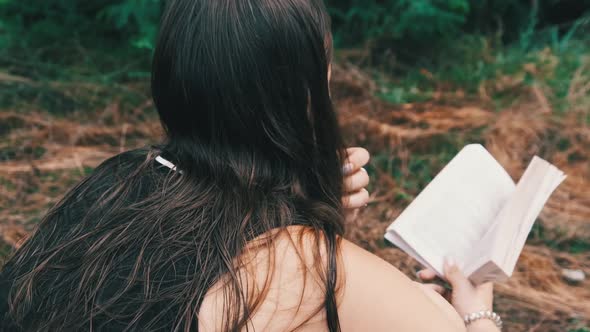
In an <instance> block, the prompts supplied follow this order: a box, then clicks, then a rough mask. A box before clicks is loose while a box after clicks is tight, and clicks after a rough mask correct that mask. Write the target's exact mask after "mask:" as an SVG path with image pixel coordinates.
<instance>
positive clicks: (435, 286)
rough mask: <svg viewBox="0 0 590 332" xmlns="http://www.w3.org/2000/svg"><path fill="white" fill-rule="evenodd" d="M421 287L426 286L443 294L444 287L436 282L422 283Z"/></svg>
mask: <svg viewBox="0 0 590 332" xmlns="http://www.w3.org/2000/svg"><path fill="white" fill-rule="evenodd" d="M422 287H426V288H428V289H431V290H433V291H435V292H437V293H439V294H440V295H443V294H444V293H445V288H444V287H443V286H441V285H437V284H422Z"/></svg>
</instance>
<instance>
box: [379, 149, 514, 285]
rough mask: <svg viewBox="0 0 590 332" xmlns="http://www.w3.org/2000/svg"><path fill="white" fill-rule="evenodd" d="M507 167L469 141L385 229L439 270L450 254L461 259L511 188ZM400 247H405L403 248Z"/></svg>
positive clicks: (488, 223) (474, 242)
mask: <svg viewBox="0 0 590 332" xmlns="http://www.w3.org/2000/svg"><path fill="white" fill-rule="evenodd" d="M514 188H515V185H514V182H513V181H512V179H511V178H510V176H509V175H508V174H507V173H506V171H505V170H504V169H503V168H502V166H500V165H499V164H498V162H497V161H496V160H495V159H494V158H493V157H492V156H491V155H490V154H489V153H488V152H487V150H485V148H484V147H483V146H481V145H475V144H474V145H468V146H466V147H465V148H464V149H463V150H461V152H459V154H457V156H456V157H455V158H454V159H453V160H452V161H451V162H450V163H449V164H448V165H447V166H446V167H445V168H444V169H443V170H442V171H441V172H440V173H439V174H438V175H437V176H436V177H435V178H434V180H432V182H431V183H430V184H428V186H427V187H426V188H425V189H424V190H423V191H422V192H421V193H420V194H419V195H418V197H416V199H415V200H414V201H413V202H412V203H411V204H410V205H409V206H408V207H407V208H406V209H405V210H404V211H403V212H402V214H401V215H400V216H399V217H398V218H397V219H396V221H395V222H394V223H393V224H392V225H391V226H390V227H389V228H388V229H387V232H388V233H393V234H394V235H395V236H397V237H399V238H401V239H403V241H404V242H405V243H406V244H407V246H408V247H411V248H412V249H413V250H412V251H410V252H408V250H406V252H407V253H408V254H410V255H411V256H413V257H414V258H416V259H418V257H416V256H419V257H420V259H418V260H419V261H424V262H426V263H427V265H428V266H430V267H432V268H433V269H434V270H435V271H436V272H437V273H438V274H439V275H441V276H442V274H443V260H444V257H445V256H446V255H449V254H453V255H454V258H455V259H457V262H458V263H459V264H460V265H463V263H464V262H466V261H467V260H468V257H469V254H470V253H471V251H472V250H473V248H474V247H476V246H477V244H478V242H479V241H480V240H481V238H482V237H483V236H484V234H485V233H486V231H487V230H488V228H489V227H490V226H491V223H492V222H493V220H494V217H495V216H496V215H497V214H498V212H499V211H500V209H501V207H502V206H503V205H504V203H505V202H506V200H507V199H508V198H509V197H510V196H511V194H512V192H513V191H514ZM402 249H403V248H402Z"/></svg>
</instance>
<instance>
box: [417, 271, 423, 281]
mask: <svg viewBox="0 0 590 332" xmlns="http://www.w3.org/2000/svg"><path fill="white" fill-rule="evenodd" d="M420 272H422V271H416V278H418V279H420V280H422V277H421V276H420Z"/></svg>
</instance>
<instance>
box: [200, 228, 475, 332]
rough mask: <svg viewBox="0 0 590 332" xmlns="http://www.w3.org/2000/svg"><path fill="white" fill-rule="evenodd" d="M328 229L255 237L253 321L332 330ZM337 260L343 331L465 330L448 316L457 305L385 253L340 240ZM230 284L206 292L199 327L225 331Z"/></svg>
mask: <svg viewBox="0 0 590 332" xmlns="http://www.w3.org/2000/svg"><path fill="white" fill-rule="evenodd" d="M322 236H323V235H322V234H321V233H317V232H315V231H314V230H313V229H309V228H305V227H288V228H287V229H284V230H281V231H275V232H272V233H270V234H266V235H264V236H262V237H260V238H259V239H256V240H255V241H252V244H251V245H250V246H249V247H248V248H247V250H246V254H245V255H244V257H242V260H241V261H242V262H245V264H243V265H241V267H240V270H239V271H240V272H239V274H240V278H241V279H242V282H243V284H245V285H247V287H248V289H250V290H252V289H253V290H256V292H255V294H249V296H254V297H260V298H261V302H260V304H259V305H258V306H257V308H256V310H255V311H254V313H253V315H252V316H251V323H250V325H249V328H251V329H253V330H256V331H258V330H265V331H286V330H294V329H296V328H297V330H304V331H325V330H326V326H327V325H326V321H325V320H326V317H325V313H324V310H323V302H324V294H325V286H324V280H325V279H324V278H323V275H322V273H324V272H323V271H325V267H326V265H327V255H328V252H327V250H326V246H325V241H323V238H322ZM337 261H338V267H337V272H338V285H339V287H338V294H337V301H338V313H339V317H340V324H341V327H342V330H343V331H398V330H399V331H442V332H444V331H462V330H464V328H463V329H461V328H460V326H462V322H461V321H460V319H459V318H458V316H457V317H452V315H449V312H451V311H452V308H450V310H449V308H444V305H445V303H444V300H442V298H441V300H442V301H439V300H437V299H433V298H432V296H433V295H432V294H430V295H429V294H425V293H424V291H423V290H422V289H421V288H420V287H418V286H416V285H415V283H413V282H412V281H411V280H410V279H408V278H407V277H406V276H405V275H404V274H403V273H401V272H400V271H399V270H398V269H396V268H395V267H394V266H392V265H391V264H389V263H387V262H385V261H384V260H382V259H381V258H379V257H377V256H375V255H373V254H371V253H369V252H367V251H366V250H364V249H362V248H360V247H358V246H356V245H354V244H353V243H351V242H349V241H347V240H344V239H341V240H340V250H339V252H338V260H337ZM226 291H227V290H225V289H224V286H223V283H222V282H220V283H218V285H215V286H214V287H213V288H211V290H210V291H209V292H208V294H207V296H206V297H205V300H204V302H203V304H202V306H201V310H200V313H199V326H200V330H202V331H208V330H212V331H213V330H219V328H220V325H219V324H220V322H221V321H223V315H222V313H223V308H224V307H223V299H224V298H225V292H226ZM441 306H442V308H441ZM447 306H448V305H447ZM455 318H456V319H455ZM457 320H458V321H457Z"/></svg>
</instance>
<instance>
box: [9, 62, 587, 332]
mask: <svg viewBox="0 0 590 332" xmlns="http://www.w3.org/2000/svg"><path fill="white" fill-rule="evenodd" d="M0 80H2V77H0ZM13 81H14V80H13ZM334 81H335V82H334V96H335V99H336V101H337V106H338V108H339V110H340V114H341V119H342V125H343V128H344V132H345V133H346V137H347V139H348V140H349V143H350V144H361V145H363V146H366V147H367V148H368V149H369V150H370V151H371V152H372V153H373V154H384V153H387V154H391V156H392V158H398V159H399V160H401V166H400V167H401V168H402V171H403V174H404V175H405V176H406V177H408V178H411V177H412V176H414V175H413V174H412V172H411V171H410V170H409V169H407V161H408V160H409V159H410V158H412V156H414V155H418V154H427V153H432V152H437V151H438V149H439V148H440V147H439V145H440V140H441V139H443V138H445V137H447V136H448V134H449V133H453V134H454V135H458V137H459V139H458V141H456V142H454V144H461V143H467V142H468V141H469V140H470V139H472V138H473V137H477V138H478V139H479V140H481V141H482V142H484V143H485V144H486V147H487V148H488V149H489V150H490V152H491V153H492V154H493V155H494V156H495V157H496V158H497V159H498V160H499V161H500V163H501V164H502V165H503V166H504V167H505V168H506V169H507V170H508V172H509V173H510V174H511V175H512V176H513V177H514V178H518V177H520V175H521V174H522V172H523V170H524V168H525V166H526V164H527V163H528V161H529V160H530V158H531V157H532V156H533V155H534V154H538V155H540V156H542V157H544V158H546V159H548V160H550V161H551V162H553V163H555V164H556V165H558V166H559V167H560V168H561V169H563V170H564V171H565V172H566V173H567V174H568V179H567V181H566V182H565V183H564V185H562V186H561V187H560V188H559V189H558V191H557V192H556V193H555V194H554V195H553V196H552V198H551V200H550V201H549V203H548V204H547V206H546V208H545V209H544V210H543V213H542V215H541V218H540V220H539V223H540V224H541V225H542V226H543V230H544V233H543V238H542V239H539V238H537V239H535V240H533V241H532V242H531V243H530V244H529V245H527V246H526V247H525V250H524V252H523V254H522V256H521V258H520V261H519V263H518V267H517V270H516V271H515V274H514V276H513V278H512V279H510V281H509V282H507V283H505V284H500V285H497V288H496V289H497V294H498V296H497V301H496V302H497V310H498V311H499V312H500V313H502V314H503V315H504V318H505V320H506V327H507V328H506V330H507V331H567V330H568V329H573V328H576V327H580V326H586V325H587V324H588V323H590V322H589V318H588V317H590V280H589V279H586V281H585V282H584V283H582V284H580V285H570V284H568V283H567V282H565V281H564V280H563V279H562V277H561V269H562V268H573V269H581V270H583V271H584V272H585V273H586V275H590V253H589V252H585V253H577V254H573V253H568V252H566V251H564V250H552V249H550V248H549V247H548V246H547V244H548V243H554V244H556V245H560V244H567V243H568V241H572V240H581V241H590V240H589V239H590V165H589V162H590V161H589V160H588V158H590V129H589V128H588V126H587V125H586V124H585V121H581V120H580V119H581V117H582V116H586V114H587V109H584V108H583V107H581V108H579V109H575V110H572V111H571V112H569V113H567V114H566V115H565V116H556V115H554V114H553V113H552V111H551V107H550V106H548V105H547V104H545V103H546V100H547V99H546V98H543V91H542V90H539V89H537V90H534V89H533V90H530V91H528V92H523V96H522V98H520V99H519V101H518V102H516V103H513V105H512V106H511V107H509V108H507V109H505V110H502V111H500V112H495V111H491V110H489V108H488V104H487V102H486V101H485V98H482V99H483V101H482V100H477V101H474V100H466V99H459V100H457V99H452V100H444V98H441V99H440V100H437V101H436V102H428V103H419V104H406V105H397V106H393V105H388V104H385V103H383V102H380V101H378V100H375V99H374V98H373V97H371V91H374V90H375V89H376V88H377V87H376V85H375V83H374V82H373V81H372V80H371V79H369V78H368V77H367V75H365V74H364V73H363V72H362V71H360V70H358V69H357V68H355V67H354V66H351V65H341V66H337V67H336V68H335V72H334ZM16 82H17V83H18V84H29V83H28V82H19V81H16ZM0 83H1V82H0ZM574 83H575V86H574V84H572V86H574V88H573V90H572V91H571V92H570V97H569V98H571V99H572V100H576V101H581V100H582V99H584V98H586V96H587V95H588V94H587V93H586V92H587V91H586V90H588V84H586V83H585V82H584V81H583V79H581V78H578V79H576V81H575V82H574ZM484 90H485V89H484ZM482 91H483V90H482ZM150 107H151V104H150V102H149V101H148V100H146V101H145V102H143V103H140V105H139V106H137V107H136V108H130V109H128V110H124V109H123V108H122V107H121V105H120V103H118V102H116V101H115V102H113V103H111V104H110V105H108V106H107V107H105V108H104V109H101V110H99V111H97V112H95V113H93V114H91V115H88V112H86V113H85V114H84V115H83V116H82V115H80V114H73V115H70V116H68V117H67V118H63V117H61V118H60V117H55V116H51V115H49V114H48V113H46V112H42V111H39V112H26V113H22V112H17V111H16V110H12V109H2V110H0V156H9V158H8V160H4V161H1V162H0V221H1V222H0V242H2V243H3V244H4V246H0V250H2V248H3V247H6V246H8V247H18V245H19V243H20V241H22V238H23V237H24V236H25V235H26V234H27V233H28V232H30V231H31V230H32V228H33V227H34V225H35V223H36V222H37V221H38V220H39V218H40V217H41V216H42V215H43V214H44V213H45V211H46V210H47V208H48V207H49V206H51V205H52V204H54V203H55V202H56V201H57V200H58V199H59V197H61V196H62V195H63V193H64V192H65V190H67V188H69V187H71V186H72V185H73V184H74V183H75V182H76V181H78V180H79V179H80V178H81V177H83V176H84V175H85V174H87V172H88V171H89V167H90V168H91V167H94V166H96V165H97V164H98V163H99V162H100V161H101V160H104V159H105V158H107V157H108V156H110V155H113V154H115V153H118V152H119V151H122V150H124V149H129V148H132V147H137V146H143V145H146V144H150V143H153V142H155V141H157V139H158V137H160V135H161V130H160V127H159V125H158V123H157V120H156V118H155V117H153V116H147V117H146V116H139V114H140V113H145V110H146V109H149V108H150ZM474 132H477V134H476V136H473V135H474V134H473V133H474ZM564 142H567V144H565V143H564ZM437 165H438V166H441V165H440V164H437ZM375 174H376V175H375V178H374V179H373V183H374V185H373V188H372V189H373V190H372V204H370V205H369V207H368V208H366V209H365V210H363V211H361V213H360V214H359V217H358V218H357V220H355V221H354V222H353V223H352V224H350V225H349V227H348V236H349V237H350V238H351V239H353V240H354V241H355V242H357V243H358V244H360V245H361V246H363V247H365V248H367V249H368V250H370V251H372V252H374V253H376V254H377V255H379V256H381V257H383V258H384V259H386V260H387V261H389V262H391V263H392V264H394V265H395V266H397V267H399V268H400V269H401V270H403V271H404V272H406V273H407V274H408V275H409V276H411V277H412V278H413V275H414V272H415V271H416V270H417V269H418V268H419V266H418V264H417V263H416V262H415V261H413V260H412V259H411V258H409V257H408V256H406V255H405V254H404V253H402V252H401V251H399V250H398V249H395V248H392V247H390V246H387V245H386V244H385V243H384V241H383V234H384V231H385V228H386V227H387V226H388V225H389V223H390V222H391V221H392V220H393V219H394V218H395V217H396V216H397V215H398V214H399V213H400V212H401V210H402V209H403V208H404V207H405V205H406V204H407V200H400V199H399V197H398V194H399V193H400V192H403V193H405V194H407V195H410V196H412V195H415V194H416V192H414V191H412V190H408V189H406V188H402V187H403V186H402V185H401V183H400V181H399V180H396V179H394V178H393V177H392V176H391V174H389V173H388V171H387V170H385V169H382V168H379V166H378V165H375ZM4 254H6V253H4ZM0 256H2V252H0Z"/></svg>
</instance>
